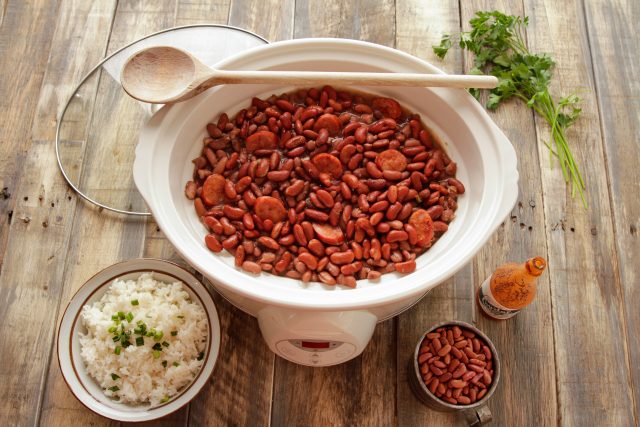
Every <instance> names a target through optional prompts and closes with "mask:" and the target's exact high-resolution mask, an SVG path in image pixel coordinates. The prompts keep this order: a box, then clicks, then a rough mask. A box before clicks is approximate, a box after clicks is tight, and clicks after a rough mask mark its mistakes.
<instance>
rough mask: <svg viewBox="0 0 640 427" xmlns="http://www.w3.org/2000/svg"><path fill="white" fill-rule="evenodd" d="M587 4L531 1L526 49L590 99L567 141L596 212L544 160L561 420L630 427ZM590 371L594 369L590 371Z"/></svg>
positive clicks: (565, 86)
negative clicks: (551, 63)
mask: <svg viewBox="0 0 640 427" xmlns="http://www.w3.org/2000/svg"><path fill="white" fill-rule="evenodd" d="M582 4H583V3H582V2H580V1H566V2H557V1H548V0H537V1H534V2H526V3H525V12H526V14H527V15H529V18H530V23H531V24H530V25H531V28H532V29H535V30H531V31H528V32H527V35H528V40H529V45H530V46H531V47H532V49H533V50H534V51H546V52H550V53H551V54H552V55H553V57H554V58H555V59H556V62H557V67H556V71H555V74H554V79H553V81H554V83H553V89H554V91H555V93H562V94H570V93H577V94H579V95H580V96H581V97H582V98H583V102H582V108H583V110H582V116H581V118H580V119H579V120H578V121H577V122H576V124H575V126H574V127H572V128H571V130H570V131H569V133H568V140H569V143H570V145H571V147H572V151H573V153H574V156H575V158H576V161H577V163H578V164H579V165H580V166H581V169H582V171H583V172H584V175H585V178H586V186H587V189H586V195H587V200H588V203H589V209H588V210H587V209H585V208H583V207H582V204H581V202H580V199H579V198H576V199H572V198H571V197H570V194H569V191H568V189H567V186H566V185H565V183H564V182H563V180H562V177H561V174H560V171H559V170H558V168H557V166H556V168H551V167H550V166H549V163H548V162H542V163H541V165H542V178H543V181H542V183H543V199H544V210H545V217H546V222H547V242H548V248H549V277H550V282H551V283H552V286H551V293H552V299H553V323H554V330H555V347H556V371H557V379H556V381H557V389H558V390H557V392H558V407H559V413H558V419H560V420H562V422H563V423H564V424H567V425H633V424H634V423H635V422H637V420H636V419H635V418H634V413H633V397H632V391H631V389H630V386H631V381H630V380H631V378H630V367H629V361H628V358H627V351H628V346H627V343H626V340H625V318H624V316H623V314H622V313H623V306H622V298H623V293H622V289H621V280H620V272H619V269H618V264H617V259H616V248H615V242H614V236H615V235H614V231H615V230H614V227H613V224H612V212H611V206H610V203H609V201H610V191H609V188H610V186H609V184H608V183H607V175H606V173H605V171H606V164H605V161H604V158H603V140H602V134H601V130H600V126H599V114H598V103H597V100H596V96H595V91H594V80H593V75H592V64H591V57H593V58H594V59H595V60H596V61H601V60H602V58H598V57H595V56H593V55H592V53H591V52H590V47H589V44H588V40H587V32H586V31H587V30H586V28H585V21H584V15H583V11H582ZM607 25H611V23H609V22H607ZM606 108H609V106H606ZM623 108H628V106H625V107H623ZM536 125H537V130H538V139H539V145H538V146H539V150H540V156H541V157H542V156H546V149H543V148H542V147H543V145H542V143H541V142H542V140H546V139H548V127H547V126H546V124H543V123H542V122H541V121H536ZM616 125H619V123H616ZM627 154H631V153H627ZM627 154H625V155H627ZM616 167H617V166H616ZM590 172H591V173H590ZM619 231H620V232H621V233H624V231H623V230H619ZM587 366H588V367H592V368H589V369H585V367H587ZM603 379H606V380H603ZM613 396H615V397H614V398H613Z"/></svg>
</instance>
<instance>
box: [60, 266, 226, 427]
mask: <svg viewBox="0 0 640 427" xmlns="http://www.w3.org/2000/svg"><path fill="white" fill-rule="evenodd" d="M146 272H153V273H154V274H153V277H154V279H155V280H159V281H162V282H167V283H172V282H176V281H180V282H182V283H183V284H184V285H185V290H186V291H187V292H188V293H189V296H190V297H191V299H192V301H194V302H196V303H198V304H200V306H201V307H202V308H203V309H204V311H205V313H206V315H207V318H208V321H209V331H208V333H209V336H208V340H207V344H206V350H205V355H204V362H203V364H202V369H201V370H200V372H199V373H198V375H197V376H196V378H195V379H194V380H193V381H192V382H191V383H190V384H189V385H187V386H186V387H184V388H183V389H182V391H181V392H180V393H179V394H178V395H177V396H175V397H173V398H172V399H171V400H170V401H169V402H167V403H164V404H161V405H159V406H155V407H150V406H149V405H139V406H134V405H127V404H123V403H119V402H118V401H116V400H113V399H111V398H109V397H107V396H105V394H104V393H103V391H102V389H101V388H100V386H99V385H98V383H97V382H96V381H95V380H94V379H93V378H91V377H90V376H89V374H88V373H87V371H86V367H85V364H84V362H83V360H82V357H81V356H80V339H79V333H80V331H82V330H83V329H84V326H83V325H82V321H81V320H80V311H81V309H82V307H83V306H84V305H86V304H91V303H92V302H94V301H97V300H98V299H100V298H101V297H102V295H104V293H105V292H106V291H107V289H108V288H109V286H110V285H111V283H112V281H113V280H114V279H116V278H121V279H124V280H135V279H136V278H138V276H140V275H141V274H142V273H146ZM219 350H220V321H219V320H218V313H217V311H216V308H215V305H214V303H213V299H212V298H211V295H210V294H209V291H207V289H206V288H205V286H204V285H203V284H202V283H201V282H200V281H199V280H198V279H196V278H195V276H193V275H192V274H191V273H190V272H188V271H187V270H185V269H184V268H182V267H180V266H178V265H177V264H173V263H171V262H168V261H163V260H159V259H133V260H129V261H124V262H121V263H118V264H114V265H111V266H109V267H107V268H105V269H104V270H102V271H100V272H99V273H97V274H96V275H95V276H93V277H92V278H90V279H89V280H88V281H87V282H86V283H85V284H84V285H82V287H81V288H80V289H79V290H78V292H77V293H76V294H75V295H74V296H73V298H72V299H71V301H70V302H69V305H68V306H67V308H66V310H65V312H64V315H63V316H62V321H61V322H60V328H59V330H58V362H59V363H60V369H61V371H62V375H63V377H64V380H65V381H66V383H67V385H68V386H69V388H70V389H71V392H72V393H73V395H74V396H75V397H76V398H77V399H78V400H79V401H80V402H81V403H82V404H83V405H85V406H86V407H87V408H89V409H90V410H92V411H93V412H95V413H97V414H99V415H102V416H104V417H107V418H111V419H113V420H118V421H133V422H137V421H149V420H155V419H157V418H160V417H164V416H166V415H169V414H171V413H172V412H175V411H177V410H178V409H180V408H181V407H183V406H184V405H186V404H187V403H189V402H190V401H191V400H192V399H193V398H194V397H195V396H196V395H197V394H198V392H199V391H200V390H201V389H202V387H204V385H205V384H206V382H207V380H208V379H209V377H210V376H211V373H212V372H213V369H214V367H215V363H216V360H217V358H218V352H219Z"/></svg>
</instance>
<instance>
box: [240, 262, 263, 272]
mask: <svg viewBox="0 0 640 427" xmlns="http://www.w3.org/2000/svg"><path fill="white" fill-rule="evenodd" d="M242 269H243V270H244V271H246V272H248V273H252V274H260V272H262V267H260V264H258V263H256V262H253V261H245V262H243V263H242Z"/></svg>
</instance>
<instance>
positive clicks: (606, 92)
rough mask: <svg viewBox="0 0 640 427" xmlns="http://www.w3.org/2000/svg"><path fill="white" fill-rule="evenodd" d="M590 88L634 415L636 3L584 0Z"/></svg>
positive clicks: (639, 243)
mask: <svg viewBox="0 0 640 427" xmlns="http://www.w3.org/2000/svg"><path fill="white" fill-rule="evenodd" d="M584 7H585V15H586V28H587V33H588V36H589V47H590V48H591V62H592V64H593V73H594V76H593V77H594V87H595V90H596V94H597V96H598V110H599V118H600V128H601V129H602V138H603V142H604V158H605V160H606V166H607V178H608V180H607V181H608V183H609V186H610V187H609V189H610V191H609V192H610V196H611V207H612V212H613V229H614V232H615V238H616V239H615V240H616V248H617V258H618V265H619V269H620V284H621V285H622V298H623V302H624V310H623V313H624V315H625V320H626V326H627V331H626V340H627V348H628V349H629V366H630V369H631V385H632V389H633V391H634V396H633V398H634V401H633V407H634V408H635V409H634V415H635V419H636V422H638V416H639V415H640V392H639V390H640V310H638V306H640V287H639V286H638V285H639V284H640V271H639V270H638V258H640V238H639V236H638V230H640V199H639V198H638V197H637V194H638V193H639V192H640V170H639V169H638V159H639V158H640V145H639V144H638V135H640V108H638V107H639V106H640V105H639V104H638V100H640V83H639V82H638V79H637V77H636V76H637V75H638V72H639V71H640V70H639V69H638V66H639V65H640V53H639V52H638V46H639V45H640V35H639V34H638V32H637V31H635V30H633V28H634V24H633V23H632V21H633V20H634V18H633V17H637V16H640V3H638V2H637V1H620V2H615V3H611V2H605V1H595V2H594V1H591V2H585V3H584Z"/></svg>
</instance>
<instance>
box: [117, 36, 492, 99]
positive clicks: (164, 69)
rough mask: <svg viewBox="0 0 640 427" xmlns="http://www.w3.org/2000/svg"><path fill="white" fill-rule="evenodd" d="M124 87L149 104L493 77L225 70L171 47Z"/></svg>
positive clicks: (477, 82)
mask: <svg viewBox="0 0 640 427" xmlns="http://www.w3.org/2000/svg"><path fill="white" fill-rule="evenodd" d="M120 82H121V83H122V87H123V88H124V90H125V91H126V92H127V93H128V94H129V95H130V96H132V97H133V98H135V99H138V100H140V101H143V102H149V103H151V104H168V103H172V102H181V101H186V100H187V99H189V98H192V97H194V96H195V95H197V94H199V93H200V92H202V91H204V90H206V89H209V88H210V87H213V86H216V85H224V84H238V83H252V84H255V83H265V84H282V85H287V86H289V85H295V86H313V85H317V84H336V85H343V86H348V85H357V86H413V87H436V86H446V87H456V88H470V87H475V88H483V89H489V88H494V87H496V85H497V84H498V79H497V78H496V77H494V76H474V75H451V74H413V73H360V72H324V71H323V72H320V71H226V70H215V69H212V68H209V67H208V66H206V65H204V64H203V63H202V62H200V61H199V60H198V59H196V58H195V57H193V56H192V55H191V54H189V53H188V52H185V51H183V50H180V49H176V48H174V47H169V46H157V47H150V48H148V49H144V50H141V51H140V52H138V53H136V54H134V55H133V56H131V57H130V58H129V59H128V60H127V62H126V63H125V65H124V68H123V70H122V75H121V76H120Z"/></svg>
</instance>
